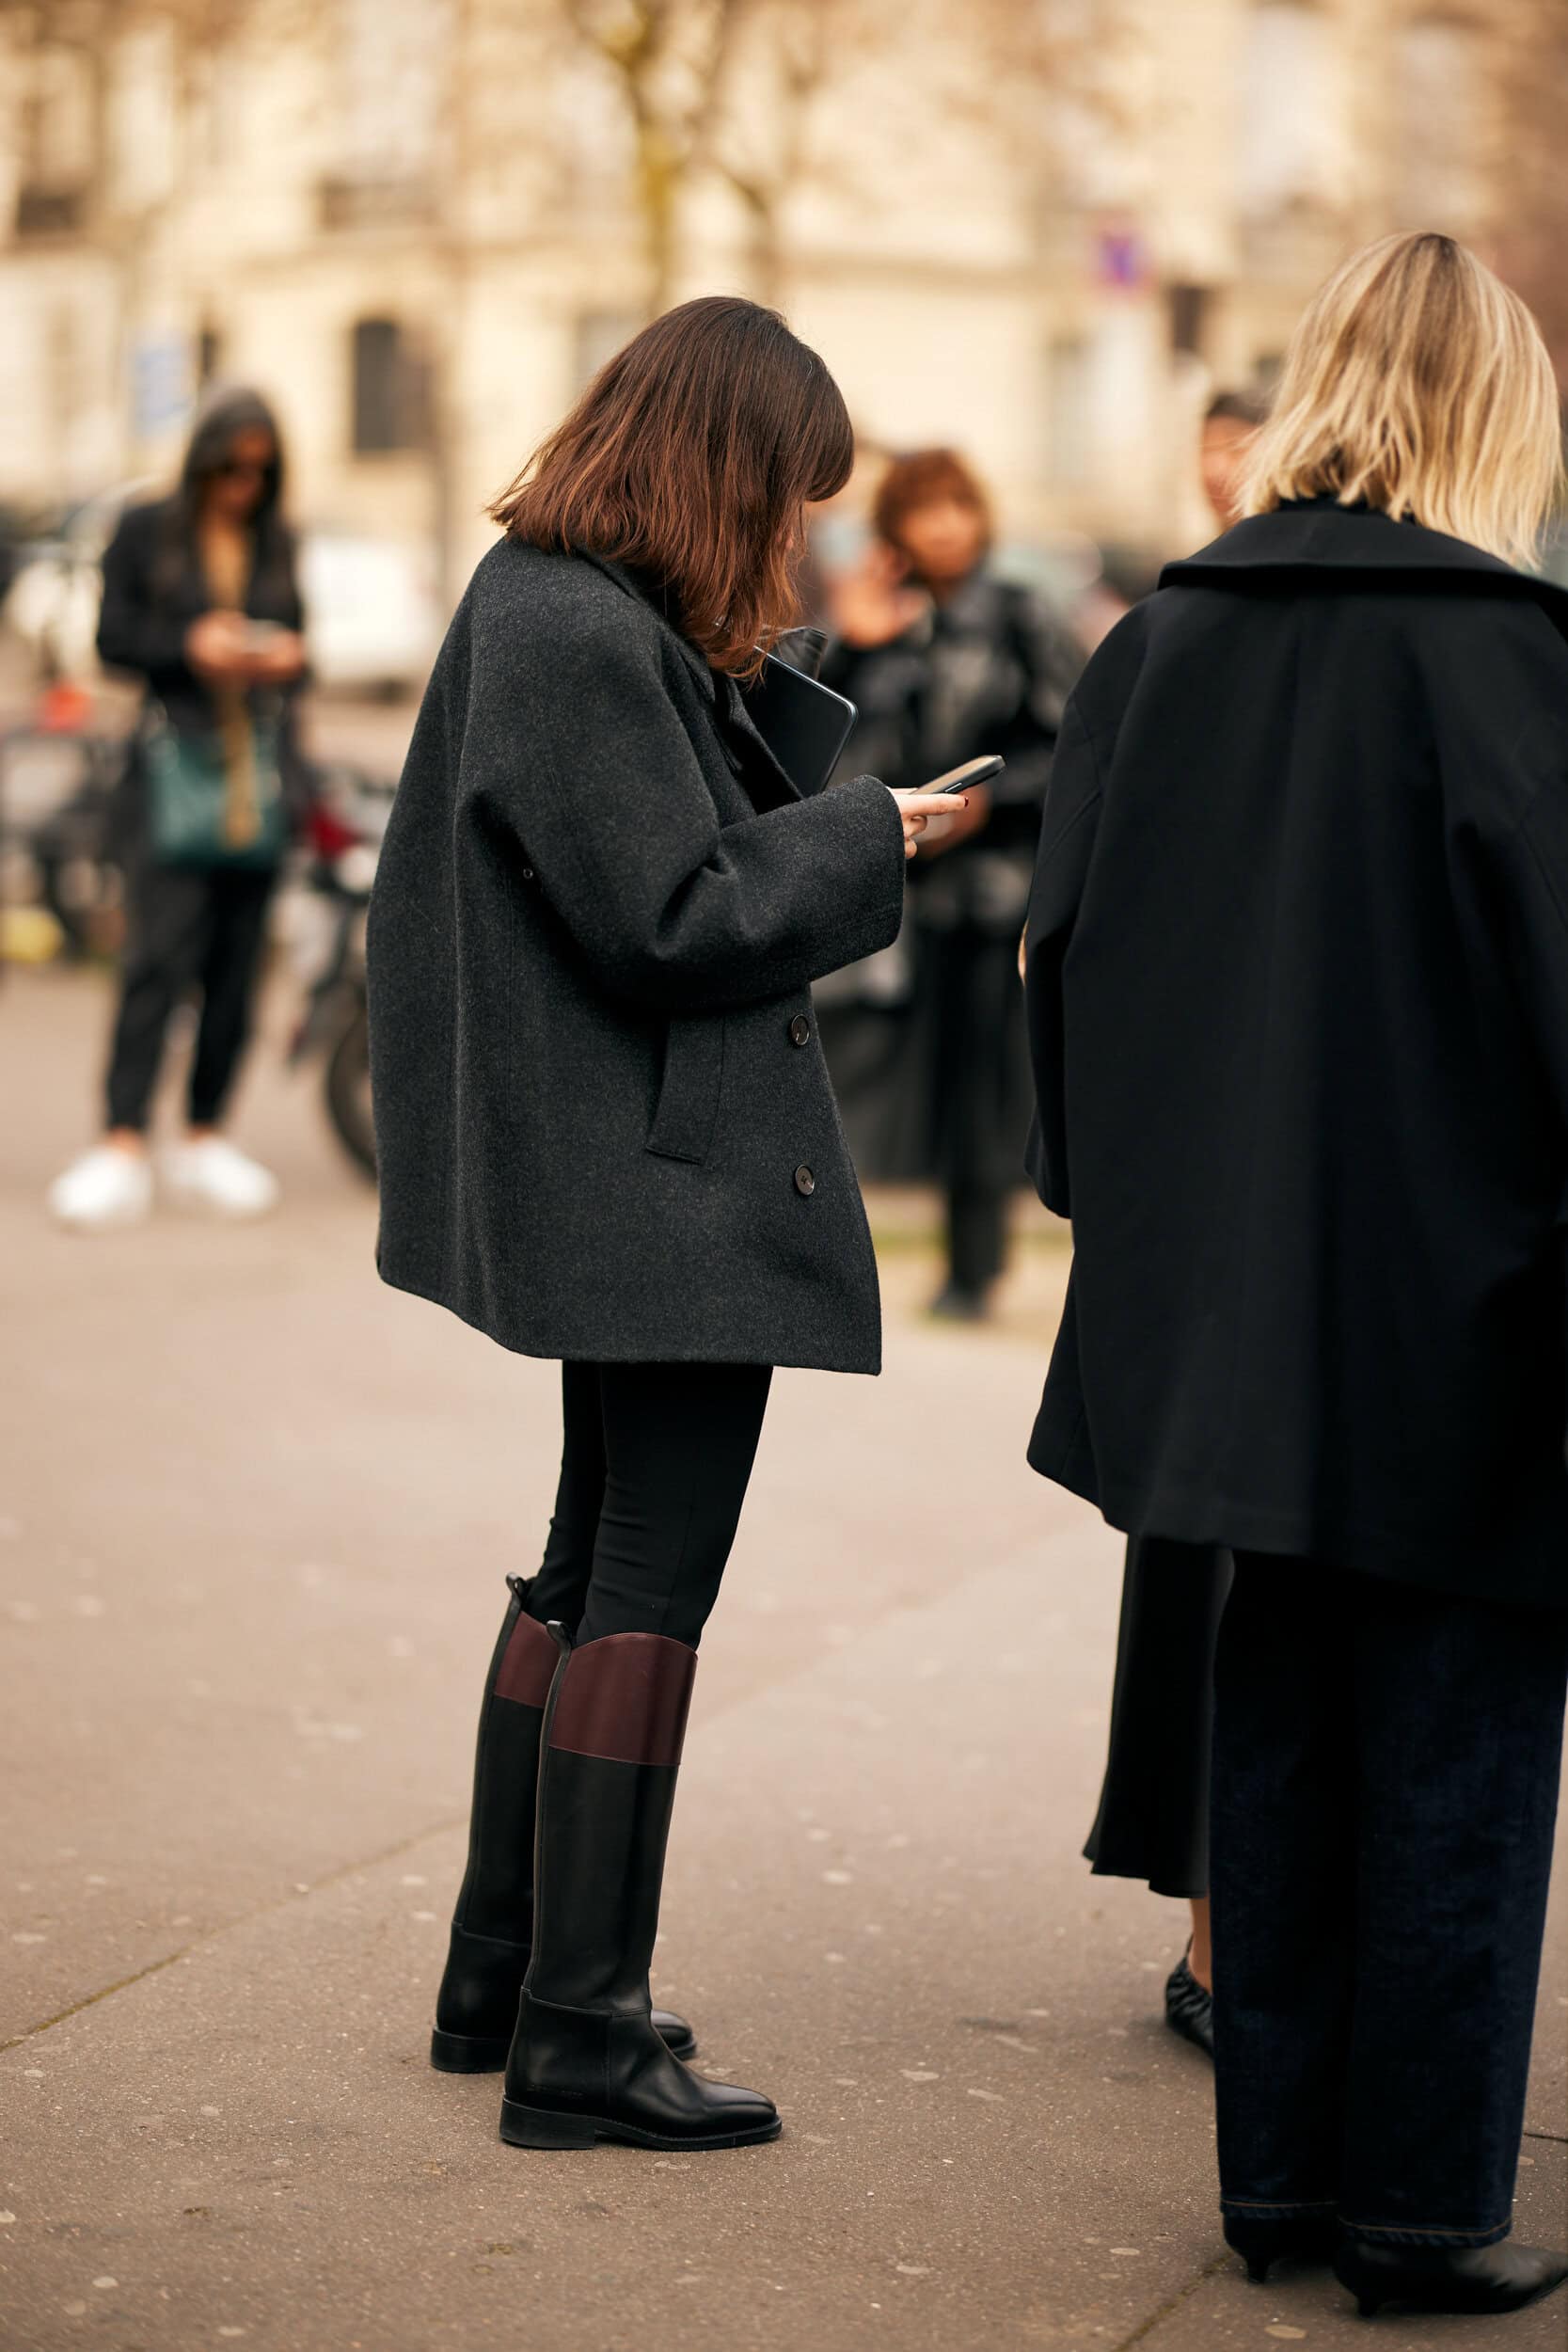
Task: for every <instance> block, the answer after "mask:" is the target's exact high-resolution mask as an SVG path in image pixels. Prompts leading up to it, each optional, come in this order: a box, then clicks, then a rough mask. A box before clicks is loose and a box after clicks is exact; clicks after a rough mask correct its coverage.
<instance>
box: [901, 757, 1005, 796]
mask: <svg viewBox="0 0 1568 2352" xmlns="http://www.w3.org/2000/svg"><path fill="white" fill-rule="evenodd" d="M1006 764H1007V763H1006V760H1005V759H1004V758H1003V756H1002V755H1001V753H1000V752H988V753H987V754H986V755H985V756H984V757H983V758H980V759H966V760H965V761H964V764H963V766H962V767H961V768H950V769H949V770H948V771H947V773H946V774H945V775H944V776H938V777H937V779H936V781H935V783H934V784H923V785H921V786H920V787H919V789H920V790H921V791H922V792H963V791H966V790H967V789H968V787H970V786H971V785H972V784H989V783H990V779H991V777H992V776H999V775H1000V774H1001V773H1002V771H1003V769H1004V768H1005V767H1006Z"/></svg>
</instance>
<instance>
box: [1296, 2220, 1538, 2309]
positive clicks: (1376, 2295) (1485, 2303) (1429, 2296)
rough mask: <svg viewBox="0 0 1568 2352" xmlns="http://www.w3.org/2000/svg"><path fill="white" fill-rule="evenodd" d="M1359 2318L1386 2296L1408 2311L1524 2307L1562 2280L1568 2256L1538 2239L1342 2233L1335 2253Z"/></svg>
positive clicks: (1337, 2270)
mask: <svg viewBox="0 0 1568 2352" xmlns="http://www.w3.org/2000/svg"><path fill="white" fill-rule="evenodd" d="M1334 2269H1335V2275H1336V2276H1337V2278H1338V2281H1339V2284H1340V2285H1341V2286H1342V2287H1348V2288H1349V2289H1350V2291H1351V2293H1352V2295H1354V2297H1355V2299H1356V2302H1357V2304H1358V2306H1359V2307H1360V2312H1361V2316H1362V2318H1363V2319H1373V2318H1375V2317H1376V2315H1377V2313H1378V2312H1379V2311H1381V2309H1382V2308H1383V2306H1384V2304H1385V2303H1400V2304H1402V2305H1403V2306H1404V2308H1405V2309H1406V2310H1407V2311H1413V2312H1467V2313H1470V2314H1472V2315H1481V2314H1488V2313H1497V2312H1518V2311H1523V2310H1524V2308H1525V2305H1526V2304H1527V2303H1535V2302H1539V2300H1540V2298H1541V2297H1542V2296H1544V2295H1550V2293H1551V2292H1552V2289H1553V2288H1554V2287H1560V2285H1561V2284H1562V2282H1563V2280H1564V2279H1568V2256H1564V2255H1562V2254H1549V2253H1547V2252H1546V2251H1545V2250H1544V2249H1543V2248H1541V2247H1538V2246H1515V2245H1514V2244H1513V2241H1512V2239H1509V2238H1504V2239H1503V2241H1502V2243H1501V2244H1500V2245H1498V2246H1382V2245H1377V2246H1374V2245H1371V2244H1369V2242H1368V2240H1367V2239H1366V2238H1357V2237H1349V2238H1346V2239H1345V2240H1344V2241H1343V2243H1342V2244H1341V2246H1340V2248H1339V2250H1338V2253H1337V2254H1336V2255H1335V2257H1334Z"/></svg>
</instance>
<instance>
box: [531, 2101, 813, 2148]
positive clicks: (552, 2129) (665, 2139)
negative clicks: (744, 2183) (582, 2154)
mask: <svg viewBox="0 0 1568 2352" xmlns="http://www.w3.org/2000/svg"><path fill="white" fill-rule="evenodd" d="M783 2130H784V2120H783V2118H782V2117H780V2116H777V2115H776V2116H774V2118H773V2120H772V2122H769V2123H753V2124H752V2125H751V2126H750V2127H749V2128H748V2129H745V2130H741V2131H733V2132H705V2133H702V2134H700V2135H697V2136H694V2137H672V2136H671V2135H670V2134H669V2133H667V2132H644V2131H641V2130H639V2128H638V2126H637V2125H636V2124H635V2123H617V2122H611V2121H610V2118H609V2117H608V2116H599V2115H557V2114H554V2113H552V2112H551V2110H550V2109H549V2108H547V2107H525V2106H518V2104H517V2102H516V2100H515V2099H503V2100H502V2101H501V2121H500V2136H501V2137H502V2139H504V2140H505V2141H506V2143H507V2145H508V2147H510V2148H592V2147H593V2146H594V2143H595V2142H596V2141H598V2140H601V2139H610V2140H617V2141H619V2142H621V2143H622V2145H624V2146H626V2147H627V2148H657V2149H660V2150H663V2151H666V2152H668V2153H671V2154H679V2153H680V2152H681V2150H682V2149H685V2148H754V2147H759V2146H761V2145H762V2144H763V2143H764V2142H765V2141H767V2140H770V2139H777V2138H778V2137H779V2134H780V2133H781V2132H782V2131H783Z"/></svg>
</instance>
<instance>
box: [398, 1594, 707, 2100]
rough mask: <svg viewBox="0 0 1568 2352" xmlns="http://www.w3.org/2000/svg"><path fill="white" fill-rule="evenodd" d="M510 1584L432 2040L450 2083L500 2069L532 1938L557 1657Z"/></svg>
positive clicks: (683, 2042) (664, 2027)
mask: <svg viewBox="0 0 1568 2352" xmlns="http://www.w3.org/2000/svg"><path fill="white" fill-rule="evenodd" d="M507 1582H508V1583H509V1584H510V1585H511V1587H512V1605H511V1607H510V1608H509V1609H508V1611H507V1613H506V1617H505V1621H504V1622H503V1624H502V1626H501V1629H500V1636H499V1640H498V1641H497V1643H496V1647H495V1654H494V1656H493V1657H492V1658H491V1661H490V1671H489V1674H488V1676H487V1677H485V1683H484V1703H483V1707H482V1708H481V1709H480V1717H479V1747H478V1753H477V1755H476V1756H475V1758H474V1802H473V1812H472V1814H471V1816H470V1819H469V1824H468V1867H467V1870H466V1871H465V1872H464V1875H463V1885H462V1890H461V1892H460V1893H459V1895H458V1898H457V1909H456V1911H455V1912H454V1913H453V1915H452V1923H451V1948H450V1950H449V1952H448V1955H447V1965H446V1973H445V1975H444V1976H443V1977H442V1979H441V1990H440V1992H439V1993H438V1994H436V2029H435V2031H434V2032H433V2033H432V2035H431V2037H430V2062H431V2064H432V2065H433V2066H437V2067H439V2068H440V2069H441V2072H442V2073H443V2074H491V2073H495V2072H497V2071H499V2069H500V2068H501V2067H503V2066H504V2065H505V2064H506V2053H507V2050H508V2048H509V2047H510V2045H511V2042H512V2028H513V2026H515V2024H516V2022H517V1996H518V1994H519V1993H520V1992H521V1991H522V1986H523V1978H524V1976H525V1975H526V1974H527V1971H528V1963H529V1954H530V1949H531V1942H532V1935H533V1831H534V1815H535V1812H536V1810H537V1804H538V1795H539V1738H540V1732H541V1728H542V1726H543V1724H544V1720H545V1702H546V1699H547V1698H548V1696H549V1690H550V1683H551V1680H552V1678H553V1677H554V1674H555V1669H556V1661H557V1659H558V1657H559V1654H560V1653H559V1652H558V1650H557V1648H556V1645H555V1644H554V1643H553V1642H552V1641H551V1639H550V1637H549V1635H548V1634H547V1633H546V1630H545V1629H544V1627H543V1626H542V1625H540V1624H539V1623H538V1622H537V1620H536V1619H535V1618H533V1617H531V1616H530V1615H529V1613H528V1606H527V1603H528V1589H529V1588H528V1586H527V1585H526V1584H525V1583H524V1582H523V1581H522V1579H521V1578H520V1577H508V1579H507ZM657 2026H658V2030H659V2031H660V2032H661V2033H662V2034H663V2035H664V2036H665V2038H666V2039H667V2040H668V2042H669V2043H670V2046H671V2048H672V2049H675V2050H679V2051H681V2052H682V2053H684V2054H686V2055H688V2056H689V2054H690V2053H691V2052H692V2051H693V2050H694V2049H695V2048H696V2042H695V2039H694V2037H693V2035H692V2031H691V2028H690V2026H689V2025H688V2024H687V2023H686V2021H685V2019H684V2018H681V2017H672V2016H669V2015H667V2014H665V2013H663V2012H661V2013H660V2014H659V2016H658V2018H657Z"/></svg>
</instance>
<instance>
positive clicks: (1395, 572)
mask: <svg viewBox="0 0 1568 2352" xmlns="http://www.w3.org/2000/svg"><path fill="white" fill-rule="evenodd" d="M1291 578H1297V579H1300V580H1302V581H1303V582H1308V581H1312V580H1317V581H1320V582H1322V583H1323V585H1325V586H1326V585H1328V584H1329V583H1330V582H1331V581H1333V580H1338V581H1339V582H1340V583H1341V584H1342V585H1346V586H1351V585H1356V584H1359V585H1360V586H1362V587H1364V588H1375V587H1377V586H1378V585H1379V584H1386V585H1387V586H1389V587H1395V586H1409V585H1413V584H1417V583H1423V582H1424V583H1425V584H1427V585H1429V586H1430V587H1432V588H1433V589H1434V590H1435V591H1437V592H1439V593H1441V592H1442V591H1443V590H1444V589H1446V588H1447V589H1471V590H1473V589H1476V588H1480V589H1481V590H1482V591H1484V592H1497V593H1499V594H1502V595H1512V596H1531V597H1533V598H1534V599H1535V601H1536V602H1537V603H1538V604H1540V605H1541V606H1542V608H1543V609H1544V612H1546V614H1547V616H1548V618H1549V619H1550V620H1551V621H1552V622H1553V623H1554V624H1555V626H1556V627H1557V628H1559V629H1560V631H1561V632H1562V634H1563V635H1564V636H1565V637H1568V590H1564V589H1561V588H1560V587H1558V586H1557V585H1556V583H1555V582H1554V581H1552V580H1540V579H1537V578H1536V577H1535V576H1534V574H1532V573H1529V572H1520V571H1515V570H1514V568H1513V565H1512V564H1504V563H1503V562H1501V561H1500V559H1499V558H1498V557H1497V556H1495V555H1488V554H1487V553H1486V551H1485V550H1484V548H1476V547H1471V545H1470V544H1469V542H1468V541H1467V540H1465V539H1454V538H1450V537H1449V534H1448V533H1447V532H1442V531H1428V530H1426V529H1425V528H1424V527H1423V526H1422V525H1421V524H1419V523H1413V522H1395V521H1393V520H1392V519H1391V517H1390V516H1387V515H1379V514H1375V513H1374V512H1373V511H1372V510H1371V509H1370V507H1345V506H1340V505H1338V503H1337V502H1336V501H1334V500H1333V499H1311V500H1304V501H1301V502H1299V503H1296V504H1292V505H1289V506H1280V507H1276V508H1275V510H1274V512H1273V513H1272V514H1268V515H1250V516H1248V517H1247V519H1246V520H1245V522H1241V523H1238V524H1237V525H1236V527H1235V529H1234V530H1233V531H1227V532H1226V534H1225V536H1224V537H1223V538H1222V539H1216V540H1214V541H1213V543H1212V546H1210V547H1206V548H1199V550H1198V552H1197V553H1196V555H1189V556H1185V557H1183V558H1182V560H1181V561H1180V563H1176V564H1166V565H1165V567H1164V571H1163V572H1162V573H1161V574H1160V585H1161V587H1162V588H1185V587H1194V588H1239V589H1245V588H1246V587H1247V586H1248V585H1249V584H1255V585H1258V586H1263V585H1266V584H1267V583H1268V582H1269V581H1270V580H1275V581H1277V580H1288V579H1291Z"/></svg>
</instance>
